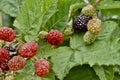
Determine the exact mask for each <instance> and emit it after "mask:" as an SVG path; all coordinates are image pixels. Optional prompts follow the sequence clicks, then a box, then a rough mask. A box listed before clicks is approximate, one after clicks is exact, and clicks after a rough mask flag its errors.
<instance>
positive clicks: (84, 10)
mask: <svg viewBox="0 0 120 80" xmlns="http://www.w3.org/2000/svg"><path fill="white" fill-rule="evenodd" d="M81 13H82V14H84V15H86V16H93V15H94V13H95V8H94V7H93V6H92V5H91V4H88V5H86V6H85V7H83V8H82V11H81Z"/></svg>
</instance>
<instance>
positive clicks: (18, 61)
mask: <svg viewBox="0 0 120 80" xmlns="http://www.w3.org/2000/svg"><path fill="white" fill-rule="evenodd" d="M24 65H25V59H24V58H23V57H20V56H14V57H13V58H12V59H10V60H9V61H8V67H9V69H10V70H11V71H16V70H20V69H22V68H23V67H24Z"/></svg>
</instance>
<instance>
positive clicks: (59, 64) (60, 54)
mask: <svg viewBox="0 0 120 80" xmlns="http://www.w3.org/2000/svg"><path fill="white" fill-rule="evenodd" d="M54 52H55V53H57V54H56V55H55V56H53V57H52V60H51V61H52V63H53V71H54V72H55V74H56V75H57V77H58V78H59V79H60V80H63V78H64V77H65V76H66V74H67V73H68V72H69V69H70V68H71V67H70V65H69V64H70V61H71V57H72V53H73V51H72V50H71V49H70V48H69V47H59V48H58V49H55V50H54Z"/></svg>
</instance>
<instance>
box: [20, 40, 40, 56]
mask: <svg viewBox="0 0 120 80" xmlns="http://www.w3.org/2000/svg"><path fill="white" fill-rule="evenodd" d="M37 50H38V44H37V43H36V42H34V41H31V42H27V43H25V44H23V45H22V46H21V47H20V49H19V53H20V55H21V56H22V57H25V58H32V57H33V56H35V55H36V52H37Z"/></svg>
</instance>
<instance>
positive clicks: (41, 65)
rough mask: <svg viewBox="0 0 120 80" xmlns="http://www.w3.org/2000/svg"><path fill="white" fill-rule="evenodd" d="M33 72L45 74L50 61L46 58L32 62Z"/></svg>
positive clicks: (47, 71)
mask: <svg viewBox="0 0 120 80" xmlns="http://www.w3.org/2000/svg"><path fill="white" fill-rule="evenodd" d="M34 67H35V73H36V74H37V75H38V76H40V77H43V76H46V75H47V74H48V73H49V70H50V63H49V62H48V61H47V60H46V59H43V58H41V59H39V60H37V61H35V63H34Z"/></svg>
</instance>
